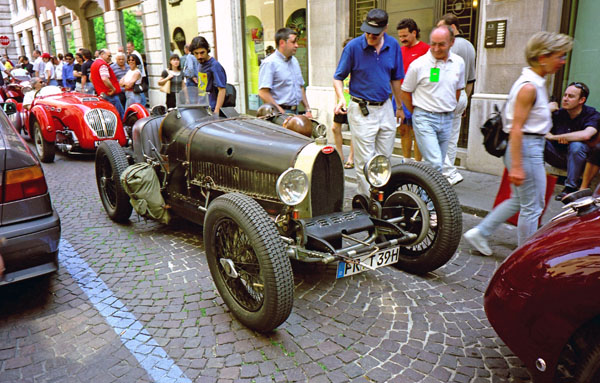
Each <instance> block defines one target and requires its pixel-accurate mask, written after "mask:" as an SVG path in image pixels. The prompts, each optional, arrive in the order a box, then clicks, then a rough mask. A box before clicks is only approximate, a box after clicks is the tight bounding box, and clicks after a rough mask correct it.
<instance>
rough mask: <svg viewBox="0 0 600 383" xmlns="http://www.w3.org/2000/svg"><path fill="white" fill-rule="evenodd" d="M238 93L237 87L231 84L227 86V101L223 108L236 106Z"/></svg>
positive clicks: (224, 102)
mask: <svg viewBox="0 0 600 383" xmlns="http://www.w3.org/2000/svg"><path fill="white" fill-rule="evenodd" d="M236 95H237V92H236V90H235V87H234V86H233V85H231V84H227V85H226V86H225V101H223V107H227V106H235V99H236Z"/></svg>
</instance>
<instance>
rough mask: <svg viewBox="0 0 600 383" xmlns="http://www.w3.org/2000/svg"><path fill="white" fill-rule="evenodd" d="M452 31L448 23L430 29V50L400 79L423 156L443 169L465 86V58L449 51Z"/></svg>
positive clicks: (452, 35) (435, 167)
mask: <svg viewBox="0 0 600 383" xmlns="http://www.w3.org/2000/svg"><path fill="white" fill-rule="evenodd" d="M453 42H454V34H453V33H452V30H451V29H450V28H448V27H447V26H443V27H435V28H434V29H433V30H432V31H431V35H430V43H429V46H430V47H431V48H430V49H429V52H427V53H426V54H424V55H423V56H421V57H419V58H418V59H416V60H415V61H413V62H412V63H411V64H410V66H409V67H408V71H407V72H406V77H405V78H404V82H403V83H402V102H404V104H405V105H406V107H407V108H408V110H409V111H410V112H412V119H413V129H414V132H415V138H416V140H417V144H418V145H419V150H420V151H421V155H422V156H423V160H425V162H427V163H429V164H430V165H431V166H433V168H434V169H436V170H437V171H439V172H440V173H441V172H442V167H443V165H444V159H445V158H446V152H447V150H448V143H449V142H450V137H451V135H452V119H453V118H454V110H456V106H457V104H458V99H459V98H460V93H461V91H462V90H463V89H464V88H465V74H464V72H465V62H464V61H463V59H462V58H460V56H458V55H457V54H454V53H452V52H450V48H451V47H452V44H453Z"/></svg>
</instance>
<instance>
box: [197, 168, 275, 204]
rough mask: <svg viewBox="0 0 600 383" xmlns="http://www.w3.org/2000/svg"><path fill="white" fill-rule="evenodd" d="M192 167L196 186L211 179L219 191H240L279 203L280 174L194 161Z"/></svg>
mask: <svg viewBox="0 0 600 383" xmlns="http://www.w3.org/2000/svg"><path fill="white" fill-rule="evenodd" d="M191 165H192V166H191V171H192V174H193V176H194V179H193V181H192V183H193V184H195V185H202V184H203V183H204V182H205V181H206V179H207V177H210V179H211V180H212V182H213V183H214V184H213V187H214V188H215V189H217V190H222V191H226V192H231V191H239V192H242V193H244V194H248V195H250V196H253V197H256V198H262V199H268V200H277V201H279V197H278V196H277V191H276V190H275V185H276V183H277V177H279V175H278V174H271V173H264V172H261V171H258V170H247V169H240V168H238V167H233V166H231V165H222V164H215V163H210V162H201V161H192V164H191Z"/></svg>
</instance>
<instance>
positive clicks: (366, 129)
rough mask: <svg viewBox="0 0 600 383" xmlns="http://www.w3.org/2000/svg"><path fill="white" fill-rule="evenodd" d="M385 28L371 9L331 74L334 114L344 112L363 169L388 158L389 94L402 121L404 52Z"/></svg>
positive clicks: (361, 180) (383, 17)
mask: <svg viewBox="0 0 600 383" xmlns="http://www.w3.org/2000/svg"><path fill="white" fill-rule="evenodd" d="M387 24H388V14H387V12H385V11H384V10H383V9H378V8H375V9H371V10H370V11H369V13H368V14H367V17H366V19H365V21H364V22H363V24H362V26H361V27H360V29H361V31H363V32H365V34H364V35H361V36H359V37H357V38H355V39H353V40H351V41H350V42H349V43H348V44H346V47H345V48H344V50H343V51H342V56H341V58H340V61H339V63H338V66H337V69H336V71H335V74H334V76H333V87H334V89H335V95H336V98H337V100H338V101H337V105H336V107H335V110H334V112H335V114H346V113H347V114H348V125H349V126H350V131H351V132H352V144H353V145H354V164H355V167H356V168H357V169H361V170H362V169H363V168H364V166H365V163H366V162H367V161H368V160H369V159H370V158H371V157H373V156H375V155H376V154H382V155H384V156H387V157H390V156H391V155H392V151H393V149H394V141H395V137H396V126H397V124H396V118H395V117H394V108H393V106H392V101H391V100H390V94H392V93H393V94H394V96H395V97H394V98H395V102H396V106H397V109H396V117H397V118H401V117H402V118H403V112H402V105H401V103H400V85H401V84H400V82H401V80H402V79H403V78H404V70H403V65H402V52H401V50H400V45H399V44H398V42H397V41H396V39H395V38H393V37H392V36H390V35H388V34H387V33H385V32H386V31H387ZM273 55H274V54H273ZM273 55H271V56H273ZM271 56H269V57H271ZM267 59H268V58H267ZM348 75H350V105H346V99H345V98H344V83H343V81H344V79H345V78H346V77H348ZM346 107H347V109H346ZM356 175H357V180H358V192H359V193H361V194H367V195H368V194H369V184H368V183H367V180H366V179H365V176H364V174H363V172H362V171H358V172H356Z"/></svg>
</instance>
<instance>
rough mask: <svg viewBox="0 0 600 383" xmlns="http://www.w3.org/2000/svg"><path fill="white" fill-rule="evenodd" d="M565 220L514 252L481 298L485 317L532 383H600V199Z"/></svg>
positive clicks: (586, 194) (581, 204)
mask: <svg viewBox="0 0 600 383" xmlns="http://www.w3.org/2000/svg"><path fill="white" fill-rule="evenodd" d="M597 193H598V190H596V193H595V194H594V196H592V195H591V194H592V193H591V192H590V190H589V189H587V191H583V192H578V193H574V195H571V196H569V197H570V198H569V201H567V202H570V203H569V205H567V207H566V209H567V211H565V212H564V213H562V214H561V215H559V216H557V217H555V218H554V219H553V220H552V221H551V222H550V223H548V224H547V225H546V226H544V227H543V228H542V229H540V230H539V231H538V232H537V233H536V234H535V235H534V236H533V237H532V238H531V239H529V241H527V243H525V244H524V245H523V246H521V247H520V248H518V249H517V250H515V251H514V252H513V253H512V255H511V256H510V257H509V258H507V259H506V261H505V262H504V263H503V264H502V265H501V266H500V268H499V269H498V270H497V271H496V273H495V275H494V276H493V278H492V280H491V282H490V284H489V286H488V288H487V291H486V293H485V298H484V305H485V311H486V314H487V317H488V319H489V321H490V323H491V324H492V326H493V327H494V329H495V330H496V332H497V333H498V335H499V336H500V338H502V340H503V341H504V342H505V343H506V345H507V346H508V347H509V348H510V349H511V350H512V351H513V352H514V353H515V354H516V355H517V356H518V357H519V358H520V359H521V360H522V361H523V363H525V365H526V366H527V367H528V368H529V370H530V372H531V374H532V376H533V378H534V381H535V382H536V383H538V382H569V383H571V382H579V383H584V382H585V383H589V382H600V298H599V295H598V293H599V292H600V241H599V240H598V233H600V198H598V195H597Z"/></svg>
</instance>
